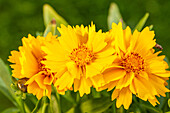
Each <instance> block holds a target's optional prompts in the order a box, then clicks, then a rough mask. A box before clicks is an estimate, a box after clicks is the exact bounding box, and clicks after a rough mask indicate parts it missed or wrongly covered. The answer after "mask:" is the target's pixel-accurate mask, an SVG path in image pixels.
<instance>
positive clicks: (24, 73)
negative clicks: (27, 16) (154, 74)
mask: <svg viewBox="0 0 170 113" xmlns="http://www.w3.org/2000/svg"><path fill="white" fill-rule="evenodd" d="M53 40H56V36H52V34H51V33H49V34H48V35H47V36H46V37H45V38H44V37H40V36H38V37H37V38H35V37H33V36H31V35H28V38H25V37H24V38H23V39H22V43H23V46H20V47H19V51H12V52H11V56H9V59H8V60H9V61H10V62H11V63H13V64H11V68H13V70H12V76H13V77H15V78H19V79H23V78H26V79H27V82H26V83H25V84H26V85H27V92H28V93H32V94H34V95H36V96H37V98H38V99H41V97H42V96H48V97H49V98H50V95H51V84H52V83H53V81H54V75H55V73H52V72H51V71H50V69H48V68H46V67H45V65H44V64H42V61H44V60H46V59H45V58H44V56H45V55H46V54H45V53H44V52H43V51H42V49H41V47H42V46H44V45H45V43H47V42H48V43H51V42H52V41H53Z"/></svg>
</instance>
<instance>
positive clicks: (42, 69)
mask: <svg viewBox="0 0 170 113" xmlns="http://www.w3.org/2000/svg"><path fill="white" fill-rule="evenodd" d="M43 60H45V58H39V59H38V69H39V72H40V71H44V73H43V75H45V77H46V76H48V77H51V75H53V74H54V73H51V71H50V69H49V68H45V65H44V64H42V63H41V61H43Z"/></svg>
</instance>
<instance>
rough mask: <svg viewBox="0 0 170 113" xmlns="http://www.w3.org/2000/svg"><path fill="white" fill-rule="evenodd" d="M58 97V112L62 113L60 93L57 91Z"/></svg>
mask: <svg viewBox="0 0 170 113" xmlns="http://www.w3.org/2000/svg"><path fill="white" fill-rule="evenodd" d="M56 99H57V105H58V113H61V105H60V95H59V94H58V93H57V92H56Z"/></svg>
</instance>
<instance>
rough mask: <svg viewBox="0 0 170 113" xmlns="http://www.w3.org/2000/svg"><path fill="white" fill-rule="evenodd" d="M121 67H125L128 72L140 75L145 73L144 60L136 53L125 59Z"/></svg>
mask: <svg viewBox="0 0 170 113" xmlns="http://www.w3.org/2000/svg"><path fill="white" fill-rule="evenodd" d="M121 65H122V66H123V67H125V70H126V72H134V73H135V74H139V73H140V72H141V71H144V67H145V66H144V59H143V58H142V57H141V56H140V55H139V54H136V53H131V54H130V55H128V56H127V57H125V58H123V61H122V62H121Z"/></svg>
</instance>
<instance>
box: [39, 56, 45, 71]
mask: <svg viewBox="0 0 170 113" xmlns="http://www.w3.org/2000/svg"><path fill="white" fill-rule="evenodd" d="M43 60H45V58H39V59H38V69H39V71H45V70H46V68H45V65H44V64H42V63H41V61H43Z"/></svg>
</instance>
